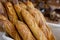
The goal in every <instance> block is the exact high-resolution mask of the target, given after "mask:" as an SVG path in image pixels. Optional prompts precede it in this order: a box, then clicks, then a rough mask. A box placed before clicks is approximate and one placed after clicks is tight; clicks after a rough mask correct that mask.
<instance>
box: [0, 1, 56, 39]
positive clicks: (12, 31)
mask: <svg viewBox="0 0 60 40" xmlns="http://www.w3.org/2000/svg"><path fill="white" fill-rule="evenodd" d="M0 22H1V23H2V25H1V26H2V27H3V28H4V30H5V31H6V33H8V34H9V35H10V36H11V38H13V39H14V40H55V38H54V36H53V34H52V32H51V30H50V28H49V27H48V25H47V24H46V21H45V19H44V16H43V15H42V13H41V12H40V11H39V10H38V9H36V8H35V7H34V6H33V4H32V3H31V2H30V1H27V2H25V3H23V2H20V1H18V0H1V1H0Z"/></svg>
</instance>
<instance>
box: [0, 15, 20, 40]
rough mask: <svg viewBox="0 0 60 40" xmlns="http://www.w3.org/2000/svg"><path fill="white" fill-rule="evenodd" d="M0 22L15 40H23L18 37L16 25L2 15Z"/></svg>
mask: <svg viewBox="0 0 60 40" xmlns="http://www.w3.org/2000/svg"><path fill="white" fill-rule="evenodd" d="M0 20H2V21H1V22H3V25H4V29H5V31H6V32H7V33H8V34H9V35H10V36H11V37H12V38H13V39H14V40H21V38H20V37H19V35H18V32H17V31H16V29H15V27H14V25H13V24H12V23H11V22H10V21H9V20H8V19H7V18H6V17H4V16H3V15H0Z"/></svg>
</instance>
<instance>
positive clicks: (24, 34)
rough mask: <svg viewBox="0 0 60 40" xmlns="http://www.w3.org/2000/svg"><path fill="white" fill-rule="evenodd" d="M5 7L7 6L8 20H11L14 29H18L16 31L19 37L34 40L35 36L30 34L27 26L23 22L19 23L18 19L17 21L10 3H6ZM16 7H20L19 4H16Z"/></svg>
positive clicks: (24, 39)
mask: <svg viewBox="0 0 60 40" xmlns="http://www.w3.org/2000/svg"><path fill="white" fill-rule="evenodd" d="M9 6H10V7H9ZM6 7H7V11H8V16H9V19H10V21H11V22H13V24H14V25H15V26H16V29H17V30H18V32H19V34H20V35H21V37H22V38H23V40H35V38H34V37H33V35H32V34H31V32H30V30H29V28H28V27H27V26H26V25H25V24H24V23H23V22H22V23H21V22H20V21H18V19H17V16H16V14H15V12H14V11H13V8H12V5H11V3H8V4H6ZM15 7H16V6H15ZM17 7H20V6H19V5H17ZM16 9H17V8H16ZM18 10H20V9H18ZM15 20H16V21H15Z"/></svg>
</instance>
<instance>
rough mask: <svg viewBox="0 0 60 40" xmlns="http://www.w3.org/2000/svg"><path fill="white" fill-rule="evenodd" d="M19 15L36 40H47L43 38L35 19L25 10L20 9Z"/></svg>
mask: <svg viewBox="0 0 60 40" xmlns="http://www.w3.org/2000/svg"><path fill="white" fill-rule="evenodd" d="M21 14H22V16H23V18H24V20H25V22H26V23H27V25H28V27H29V28H30V30H31V31H32V33H33V34H34V36H35V37H36V38H37V40H47V38H46V37H45V35H44V33H43V32H42V30H41V29H40V28H39V27H38V25H37V23H36V21H35V19H34V18H33V16H32V15H30V13H29V12H28V11H26V10H25V9H22V13H21Z"/></svg>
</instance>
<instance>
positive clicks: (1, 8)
mask: <svg viewBox="0 0 60 40" xmlns="http://www.w3.org/2000/svg"><path fill="white" fill-rule="evenodd" d="M0 14H2V15H4V16H5V17H7V13H6V10H5V8H4V7H3V4H2V3H1V2H0Z"/></svg>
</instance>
